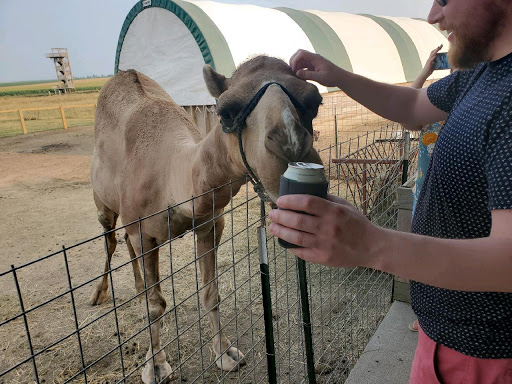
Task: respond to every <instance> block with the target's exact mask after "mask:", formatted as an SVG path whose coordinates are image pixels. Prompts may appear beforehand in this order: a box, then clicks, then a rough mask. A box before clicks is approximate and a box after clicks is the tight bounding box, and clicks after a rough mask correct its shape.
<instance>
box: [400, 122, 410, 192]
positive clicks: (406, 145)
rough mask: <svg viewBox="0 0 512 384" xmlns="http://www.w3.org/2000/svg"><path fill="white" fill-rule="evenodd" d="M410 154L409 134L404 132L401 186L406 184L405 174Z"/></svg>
mask: <svg viewBox="0 0 512 384" xmlns="http://www.w3.org/2000/svg"><path fill="white" fill-rule="evenodd" d="M410 152H411V133H410V132H409V131H407V132H405V140H404V157H403V159H402V160H403V167H402V185H403V184H405V183H406V182H407V174H408V173H409V153H410Z"/></svg>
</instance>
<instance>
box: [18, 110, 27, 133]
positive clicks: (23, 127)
mask: <svg viewBox="0 0 512 384" xmlns="http://www.w3.org/2000/svg"><path fill="white" fill-rule="evenodd" d="M18 113H19V114H20V121H21V129H22V130H23V134H24V135H26V134H27V127H26V126H25V118H24V117H23V110H21V109H18Z"/></svg>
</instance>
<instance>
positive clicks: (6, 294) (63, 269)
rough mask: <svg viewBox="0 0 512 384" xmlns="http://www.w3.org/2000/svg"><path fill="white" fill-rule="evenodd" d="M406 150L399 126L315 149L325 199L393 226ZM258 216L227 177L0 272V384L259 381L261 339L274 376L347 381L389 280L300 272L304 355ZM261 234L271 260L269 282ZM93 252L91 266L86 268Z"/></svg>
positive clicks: (258, 209)
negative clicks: (326, 185) (158, 232)
mask: <svg viewBox="0 0 512 384" xmlns="http://www.w3.org/2000/svg"><path fill="white" fill-rule="evenodd" d="M320 144H321V143H320ZM415 144H416V141H415V140H414V139H410V137H409V136H408V135H406V134H403V132H402V131H401V129H400V128H399V126H398V125H389V126H387V127H383V128H381V129H378V130H375V131H373V132H368V133H365V134H363V135H358V136H354V137H351V138H347V139H346V140H338V141H337V142H336V143H335V144H330V145H324V146H319V145H318V144H317V148H319V153H320V155H321V157H322V159H323V162H324V165H325V171H326V176H327V178H328V180H329V182H330V189H329V192H330V193H332V194H335V195H338V196H341V197H343V198H346V199H347V200H349V201H350V202H351V203H353V204H355V205H356V206H357V207H358V208H359V209H361V211H363V212H365V214H366V215H367V216H368V217H369V218H370V219H371V220H372V221H374V222H375V223H377V224H379V225H381V226H385V227H389V228H394V227H395V225H396V219H397V210H396V190H397V188H398V186H400V185H401V184H402V181H403V179H407V177H408V176H410V175H411V174H412V172H413V170H414V169H415V166H414V161H415V158H416V155H417V148H416V145H415ZM240 184H243V187H242V188H241V189H240V191H239V192H238V193H236V194H235V193H234V191H236V190H237V189H238V188H237V186H239V185H240ZM221 193H224V194H225V193H229V197H230V198H229V203H228V205H227V206H226V207H224V209H220V208H219V207H218V206H216V196H219V194H221ZM205 196H206V197H208V199H209V200H210V201H211V202H212V205H211V214H210V215H209V217H208V218H206V219H198V220H197V221H196V220H194V223H193V226H192V229H189V230H186V231H183V229H182V228H179V227H177V226H176V225H173V223H174V221H173V215H175V214H176V212H179V208H180V205H187V206H189V207H191V208H192V211H194V207H195V204H196V202H197V199H200V198H201V197H205ZM262 218H264V213H262V205H261V204H260V200H259V197H258V196H257V195H256V194H255V193H254V192H253V191H252V189H251V187H250V184H248V183H247V180H234V181H232V182H231V183H229V184H226V185H222V186H219V187H218V188H216V189H214V190H211V191H208V192H206V193H205V194H204V195H203V196H197V197H195V198H193V199H190V200H189V201H185V202H182V203H180V204H178V205H176V206H172V207H167V208H165V209H163V210H162V211H160V212H156V213H154V214H153V215H151V216H149V217H144V218H140V219H139V220H136V221H134V222H132V223H127V224H125V225H123V226H120V227H118V228H116V229H112V230H111V231H108V232H105V233H103V234H101V235H98V236H96V237H94V238H91V239H88V240H85V241H83V242H81V243H78V244H74V245H71V246H68V247H62V249H60V250H59V251H57V252H54V253H51V254H48V255H46V256H43V257H41V258H39V259H37V260H34V261H32V262H29V263H26V264H23V265H20V266H12V267H11V269H10V270H7V271H3V272H1V273H0V287H1V297H0V340H1V342H0V382H1V383H27V382H37V383H54V382H55V383H138V382H140V378H141V376H143V377H145V378H146V380H148V378H150V380H152V379H153V378H154V377H157V378H158V379H160V378H162V381H164V380H167V379H171V380H175V381H176V382H187V383H199V382H201V383H221V382H227V383H233V382H236V383H267V382H272V380H271V379H270V378H271V377H272V367H271V366H269V364H268V361H270V360H268V357H269V355H268V353H269V349H268V345H269V343H272V345H273V348H274V351H275V352H274V353H275V354H274V355H273V356H272V358H273V360H275V368H274V372H275V379H276V381H277V382H279V383H301V382H318V383H339V382H343V381H344V380H345V379H346V377H347V376H348V373H349V372H350V369H351V367H352V366H353V365H354V364H355V362H356V360H357V359H358V357H359V355H360V354H361V353H362V351H363V349H364V347H365V345H366V343H367V341H368V340H369V337H370V336H371V335H372V334H373V332H374V331H375V329H376V327H377V325H378V324H379V322H380V320H381V319H382V318H383V316H384V315H385V313H386V312H387V309H388V307H389V304H390V301H391V286H392V277H391V276H389V275H387V274H385V273H382V272H378V271H374V270H370V269H363V268H353V269H333V268H327V267H323V266H318V265H307V267H306V270H305V274H306V276H307V285H308V288H309V290H308V293H307V294H308V300H307V301H309V306H308V307H307V310H308V312H309V314H310V319H311V327H310V331H311V335H312V347H313V352H314V353H313V355H312V356H309V359H308V356H307V353H306V352H307V349H308V348H307V340H305V337H304V318H303V314H304V310H306V308H305V307H304V306H303V305H302V302H301V291H300V288H299V286H300V284H299V280H300V279H299V273H298V268H297V259H296V258H295V256H293V255H292V254H291V253H289V252H287V251H286V250H285V249H284V248H281V247H280V246H279V244H278V243H277V240H276V239H275V238H273V237H272V236H270V234H269V233H268V232H265V230H264V226H262ZM155 222H159V223H162V222H163V223H166V225H167V232H168V236H167V238H166V239H162V240H161V241H156V242H147V241H146V239H144V238H143V236H142V233H143V231H142V228H143V226H145V225H152V223H155ZM262 228H263V232H261V229H262ZM126 232H127V233H130V235H131V236H130V237H126V236H125V233H126ZM258 233H260V234H261V233H263V234H264V236H263V237H264V238H265V241H264V242H263V247H264V248H265V251H266V254H267V256H268V261H267V264H266V265H267V268H268V274H266V273H264V274H263V275H266V276H264V277H268V280H267V281H266V282H264V283H262V279H261V278H262V276H263V275H262V273H261V271H260V268H261V264H262V263H261V261H260V254H261V252H262V242H261V239H260V241H258V240H259V239H258ZM130 239H132V240H130ZM133 239H137V240H138V241H137V242H134V241H133ZM265 243H266V244H265ZM116 245H117V250H116V251H115V253H114V250H115V248H116ZM124 245H126V247H125V246H124ZM134 249H135V250H136V251H137V252H134ZM157 253H158V254H159V258H160V259H159V261H158V260H157V261H156V262H155V256H156V254H157ZM112 254H113V255H114V257H111V256H112ZM136 254H140V256H138V257H137V256H136ZM91 255H94V256H93V258H94V259H95V260H96V265H95V266H94V267H91V268H85V266H84V261H83V260H84V259H86V260H90V259H91V257H90V256H91ZM102 266H104V272H103V273H101V271H102ZM90 271H94V272H90ZM141 271H142V272H141ZM265 271H266V270H265ZM132 276H133V277H132ZM134 277H135V281H136V283H135V286H134V283H133V281H134ZM266 290H267V291H266ZM91 294H92V295H91ZM91 297H92V298H91ZM266 298H270V300H271V302H270V304H269V302H268V301H266ZM91 304H94V305H91ZM264 304H266V309H267V311H265V310H264V309H265V305H264ZM269 315H271V318H269V317H268V316H269ZM269 326H271V327H272V328H273V332H272V334H271V336H272V337H271V338H270V339H269ZM164 353H165V356H164ZM242 354H243V358H242ZM226 356H227V357H226ZM311 357H313V359H311ZM163 359H164V360H163ZM165 359H166V361H167V362H168V364H169V366H167V365H166V363H164V362H163V361H165ZM238 360H239V361H238ZM271 360H272V359H271ZM162 372H163V373H165V374H164V375H160V374H161V373H162ZM308 375H309V376H308ZM312 375H313V376H314V378H313V380H315V381H311V380H312V377H311V376H312ZM165 377H167V379H166V378H165ZM156 382H158V380H156Z"/></svg>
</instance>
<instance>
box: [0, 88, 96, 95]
mask: <svg viewBox="0 0 512 384" xmlns="http://www.w3.org/2000/svg"><path fill="white" fill-rule="evenodd" d="M100 89H101V87H98V86H96V87H75V91H99V90H100ZM48 92H50V93H53V92H54V90H53V88H41V89H16V90H9V91H2V90H1V88H0V96H33V95H47V94H48Z"/></svg>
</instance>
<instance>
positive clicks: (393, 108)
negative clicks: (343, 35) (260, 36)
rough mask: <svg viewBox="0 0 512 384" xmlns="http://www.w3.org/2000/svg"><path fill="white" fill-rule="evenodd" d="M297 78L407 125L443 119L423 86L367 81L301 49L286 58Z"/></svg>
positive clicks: (441, 113) (444, 115) (441, 112)
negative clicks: (331, 89)
mask: <svg viewBox="0 0 512 384" xmlns="http://www.w3.org/2000/svg"><path fill="white" fill-rule="evenodd" d="M290 66H291V67H292V70H293V71H294V72H295V73H296V74H297V76H298V77H300V78H302V79H305V80H313V81H316V82H318V83H320V84H323V85H325V86H328V87H338V88H340V89H341V90H342V91H343V92H345V93H346V94H347V95H348V96H349V97H351V98H352V99H354V100H355V101H357V102H358V103H360V104H362V105H364V106H365V107H366V108H368V109H370V110H371V111H373V112H375V113H376V114H378V115H380V116H382V117H384V118H386V119H389V120H392V121H397V122H399V123H402V124H407V125H409V126H418V125H424V124H428V123H433V122H436V121H440V120H444V119H446V117H447V116H448V114H447V113H446V112H444V111H441V110H440V109H438V108H437V107H435V106H434V105H433V104H432V103H431V102H430V100H429V98H428V96H427V90H426V89H419V90H418V89H413V88H409V87H401V86H398V85H390V84H386V83H380V82H377V81H373V80H370V79H368V78H366V77H364V76H360V75H356V74H353V73H351V72H348V71H345V70H344V69H341V68H339V67H337V66H336V65H334V64H333V63H331V62H330V61H329V60H327V59H325V58H324V57H322V56H320V55H318V54H315V53H311V52H308V51H304V50H299V51H297V52H296V53H295V54H294V55H293V56H292V57H291V59H290Z"/></svg>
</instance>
